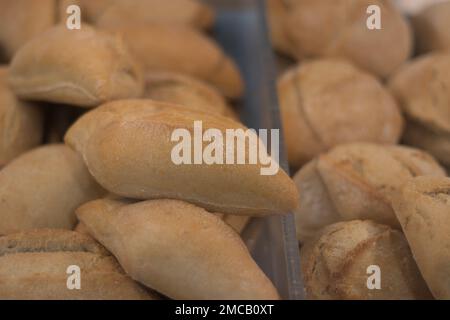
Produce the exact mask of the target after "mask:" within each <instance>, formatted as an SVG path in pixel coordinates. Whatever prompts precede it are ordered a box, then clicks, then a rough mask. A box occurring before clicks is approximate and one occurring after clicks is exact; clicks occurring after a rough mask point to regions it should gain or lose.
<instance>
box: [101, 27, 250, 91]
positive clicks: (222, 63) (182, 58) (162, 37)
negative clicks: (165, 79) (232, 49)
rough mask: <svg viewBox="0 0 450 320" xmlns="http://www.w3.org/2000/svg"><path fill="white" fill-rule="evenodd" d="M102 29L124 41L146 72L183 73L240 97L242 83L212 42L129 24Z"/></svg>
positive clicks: (184, 30)
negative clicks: (119, 36)
mask: <svg viewBox="0 0 450 320" xmlns="http://www.w3.org/2000/svg"><path fill="white" fill-rule="evenodd" d="M106 29H107V30H109V31H110V32H112V33H119V34H121V35H122V36H123V38H124V39H126V41H127V43H128V45H129V47H130V49H131V52H132V53H133V54H134V55H135V57H136V58H137V59H138V60H139V61H140V62H141V63H142V65H143V66H144V70H145V71H146V72H147V73H149V72H161V71H162V72H175V73H184V74H187V75H190V76H193V77H196V78H199V79H202V80H204V81H206V82H209V83H211V84H212V85H214V86H216V87H217V88H218V89H219V90H220V91H221V92H222V93H223V94H224V95H225V96H226V97H229V98H238V97H240V96H241V95H242V92H243V82H242V79H241V76H240V73H239V70H238V69H237V67H236V65H235V63H234V62H233V61H232V60H231V59H230V58H229V57H227V56H226V54H225V52H223V50H222V49H221V48H220V47H219V46H218V45H217V44H216V43H215V42H214V41H213V40H212V39H210V38H208V37H207V36H206V35H204V34H202V33H201V32H199V31H197V30H195V29H192V28H189V27H185V26H176V25H162V24H145V25H142V24H131V23H129V24H126V25H121V26H116V25H113V26H111V27H108V28H106Z"/></svg>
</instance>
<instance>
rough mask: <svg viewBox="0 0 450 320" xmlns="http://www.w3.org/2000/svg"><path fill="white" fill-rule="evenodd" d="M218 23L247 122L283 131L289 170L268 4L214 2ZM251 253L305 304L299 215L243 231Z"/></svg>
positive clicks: (286, 294)
mask: <svg viewBox="0 0 450 320" xmlns="http://www.w3.org/2000/svg"><path fill="white" fill-rule="evenodd" d="M205 2H207V3H209V4H211V5H213V6H214V8H215V9H216V12H217V17H216V18H217V20H216V24H215V27H214V29H213V30H212V33H213V36H214V37H215V39H216V40H217V41H218V42H219V43H220V45H221V46H222V47H223V48H224V50H225V51H226V52H227V53H228V54H229V55H230V56H232V57H233V59H234V60H235V61H236V63H237V64H238V65H239V68H240V70H241V73H242V76H243V78H244V80H245V86H246V89H245V95H244V97H243V98H242V100H241V101H238V102H237V104H238V108H239V111H240V116H241V120H242V121H243V122H244V124H245V125H246V126H247V127H249V128H253V129H256V130H258V129H280V167H282V168H283V169H284V170H285V171H286V172H289V168H288V165H287V161H286V156H285V152H284V144H283V137H282V130H281V129H282V128H281V121H280V112H279V108H278V97H277V92H276V85H275V81H276V80H275V79H276V68H275V62H274V61H275V60H274V54H273V51H272V48H271V45H270V41H269V36H268V27H267V20H266V17H265V1H263V0H239V1H237V0H209V1H205ZM242 236H243V239H244V241H245V243H246V244H247V246H248V248H249V250H250V253H251V254H252V256H253V258H254V259H255V260H256V262H257V263H258V265H259V266H260V267H261V268H262V270H264V272H265V273H266V274H267V276H268V277H269V278H270V279H271V280H272V281H273V283H274V284H275V286H276V287H277V288H278V291H279V293H280V295H281V297H282V298H283V299H303V298H304V292H303V285H302V283H301V276H300V260H299V250H298V243H297V240H296V234H295V223H294V216H293V214H288V215H280V216H270V217H265V218H253V219H252V220H251V221H250V223H249V224H248V225H247V227H246V228H245V230H244V231H243V234H242Z"/></svg>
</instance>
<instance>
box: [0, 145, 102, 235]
mask: <svg viewBox="0 0 450 320" xmlns="http://www.w3.org/2000/svg"><path fill="white" fill-rule="evenodd" d="M103 193H104V192H103V190H102V189H101V188H100V187H99V186H98V184H97V183H96V182H95V181H94V179H93V178H92V177H91V176H90V174H89V172H88V171H87V169H86V167H85V165H84V163H83V160H82V159H81V157H80V156H79V155H78V154H77V153H76V152H74V151H72V150H71V149H70V148H69V147H67V146H65V145H47V146H43V147H39V148H37V149H33V150H31V151H28V152H26V153H24V154H23V155H21V156H19V157H18V158H16V159H15V160H14V161H12V162H11V163H9V164H8V165H7V166H6V167H4V168H3V169H2V170H1V171H0V199H1V200H2V201H0V235H1V234H9V233H14V232H19V231H23V230H29V229H36V228H64V229H72V228H73V227H74V225H75V223H76V217H75V209H76V208H77V207H78V206H80V205H81V204H83V203H84V202H87V201H89V200H93V199H96V198H99V197H101V195H103Z"/></svg>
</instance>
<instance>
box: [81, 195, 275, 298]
mask: <svg viewBox="0 0 450 320" xmlns="http://www.w3.org/2000/svg"><path fill="white" fill-rule="evenodd" d="M77 216H78V218H79V220H80V221H81V222H83V223H84V224H85V226H86V227H87V229H88V231H89V233H90V234H91V235H92V236H93V237H94V238H95V239H97V240H98V241H100V242H101V243H102V244H103V245H104V246H105V247H106V248H107V249H108V250H109V251H111V252H112V253H113V254H114V256H116V258H117V259H118V260H119V263H120V264H121V266H122V267H123V268H124V269H125V271H126V272H127V273H128V274H129V275H130V276H131V277H132V278H133V279H135V280H137V281H139V282H141V283H143V284H145V285H146V286H148V287H151V288H153V289H155V290H156V291H158V292H160V293H162V294H164V295H166V296H168V297H170V298H173V299H212V300H215V299H219V300H222V299H232V300H234V299H278V298H279V296H278V293H277V290H276V289H275V288H274V286H273V285H272V283H271V282H270V280H269V279H268V278H267V277H266V276H265V275H264V273H263V272H262V271H261V270H260V269H259V267H258V266H257V265H256V263H255V262H254V261H253V259H252V258H251V256H250V254H249V252H248V250H247V248H246V247H245V244H244V243H243V242H242V240H241V239H240V237H239V236H238V235H237V234H236V232H235V231H234V230H233V229H231V228H230V227H229V226H228V225H227V224H226V223H224V222H223V221H222V220H221V219H220V218H218V217H216V216H215V215H213V214H210V213H209V212H206V211H205V210H203V209H201V208H199V207H196V206H194V205H192V204H189V203H186V202H182V201H178V200H151V201H144V202H139V203H135V204H128V205H127V204H124V203H123V202H120V201H116V200H108V199H102V200H96V201H92V202H90V203H87V204H85V205H83V206H82V207H80V208H79V209H78V210H77Z"/></svg>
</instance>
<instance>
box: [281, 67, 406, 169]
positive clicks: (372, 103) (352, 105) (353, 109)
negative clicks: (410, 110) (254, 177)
mask: <svg viewBox="0 0 450 320" xmlns="http://www.w3.org/2000/svg"><path fill="white" fill-rule="evenodd" d="M278 92H279V99H280V108H281V115H282V120H283V127H284V131H285V139H286V145H287V151H288V157H289V164H290V165H291V166H293V167H300V166H301V165H303V164H304V163H305V162H307V161H309V160H311V159H312V158H313V157H314V156H316V155H318V154H319V153H322V152H325V151H327V150H328V149H330V148H332V147H334V146H336V145H338V144H342V143H348V142H377V143H396V142H397V141H398V140H399V138H400V135H401V132H402V129H403V119H402V117H401V114H400V111H399V108H398V106H397V104H396V102H395V101H394V99H393V98H392V96H391V95H390V93H389V92H388V91H387V90H386V89H385V88H384V87H383V86H382V85H381V83H379V82H378V81H377V80H376V79H375V78H374V77H372V76H371V75H369V74H367V73H365V72H362V71H360V70H359V69H357V68H356V67H354V66H353V65H351V64H350V63H348V62H345V61H343V60H335V59H326V60H314V61H310V62H305V63H303V64H301V65H299V66H297V67H296V68H294V69H292V70H289V71H288V72H286V73H285V74H284V75H283V76H282V77H281V78H280V80H279V83H278Z"/></svg>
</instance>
